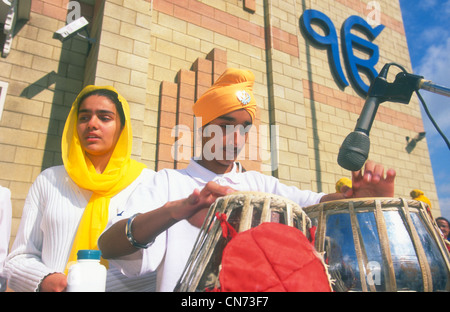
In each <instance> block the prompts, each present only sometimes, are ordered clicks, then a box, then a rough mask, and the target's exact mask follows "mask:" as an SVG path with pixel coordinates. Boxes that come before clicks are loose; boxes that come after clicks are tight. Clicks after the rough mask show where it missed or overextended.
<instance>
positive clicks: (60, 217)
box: [5, 166, 155, 291]
mask: <svg viewBox="0 0 450 312" xmlns="http://www.w3.org/2000/svg"><path fill="white" fill-rule="evenodd" d="M154 174H155V172H154V171H152V170H149V169H144V170H143V171H142V173H141V175H140V176H139V177H138V178H137V179H136V180H135V181H134V182H133V183H132V184H130V185H129V186H128V187H127V188H125V189H124V190H122V191H121V192H120V193H119V194H117V195H115V196H114V197H112V198H111V201H110V206H109V219H110V220H111V219H113V218H115V217H117V214H118V213H120V212H121V211H123V207H122V206H123V205H124V204H125V203H126V201H127V199H128V197H129V196H130V194H131V193H132V192H133V190H134V189H135V188H136V187H137V186H138V185H140V184H141V183H143V182H144V181H145V182H147V183H148V182H149V181H150V180H151V179H153V176H154ZM91 195H92V192H91V191H88V190H85V189H81V188H80V187H78V186H77V185H76V184H75V183H74V182H73V181H72V180H71V179H70V177H69V176H68V174H67V172H66V170H65V168H64V166H56V167H51V168H48V169H46V170H44V171H43V172H42V173H41V174H40V175H39V176H38V177H37V178H36V181H35V182H34V183H33V185H32V186H31V188H30V190H29V193H28V195H27V198H26V200H25V205H24V209H23V213H22V220H21V223H20V227H19V230H18V233H17V236H16V239H15V241H14V244H13V247H12V249H11V252H10V254H9V256H8V260H7V262H6V266H5V271H6V272H7V274H8V277H9V287H10V288H11V289H13V290H15V291H36V290H37V287H38V285H39V283H40V282H41V280H42V279H43V277H45V276H46V275H48V274H50V273H54V272H64V269H65V266H66V264H67V261H68V258H69V254H70V250H71V247H72V242H73V239H74V237H75V234H76V231H77V228H78V224H79V222H80V219H81V216H82V215H83V211H84V208H85V207H86V205H87V203H88V201H89V199H90V197H91ZM154 279H155V274H150V275H146V276H141V277H139V278H132V279H130V278H127V277H126V276H124V275H123V274H121V273H120V271H119V270H118V269H117V268H115V267H113V266H111V265H110V268H109V270H108V277H107V291H145V290H154V289H152V288H151V287H154Z"/></svg>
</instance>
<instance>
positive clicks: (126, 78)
mask: <svg viewBox="0 0 450 312" xmlns="http://www.w3.org/2000/svg"><path fill="white" fill-rule="evenodd" d="M84 2H86V1H84ZM367 2H368V1H358V0H354V1H350V0H329V1H318V0H317V1H312V0H302V1H300V0H287V1H256V2H255V3H254V4H255V6H254V7H252V9H251V10H249V9H246V8H244V6H243V1H240V0H223V1H207V0H201V1H195V0H193V1H174V0H154V1H149V0H106V1H104V6H103V5H101V4H102V1H95V4H96V5H93V6H88V8H87V9H86V7H83V8H84V9H83V10H84V11H83V12H85V11H87V12H90V15H89V18H90V20H92V26H91V27H92V29H91V31H92V33H91V34H92V36H93V37H94V38H95V39H96V40H97V42H96V43H95V44H94V45H93V47H92V50H91V51H90V54H89V55H88V54H87V50H88V45H87V43H86V42H85V41H83V40H80V39H72V40H69V41H67V42H65V43H61V42H59V41H58V40H55V39H52V35H53V32H54V31H55V30H57V29H59V28H60V27H62V26H63V25H64V22H65V14H67V10H66V9H65V8H64V5H65V4H64V3H66V1H50V0H45V1H33V7H32V12H31V18H30V20H29V21H28V22H27V23H26V24H25V25H24V26H23V27H22V28H21V29H20V31H19V32H18V33H17V35H16V36H15V37H14V41H13V46H12V49H11V53H10V55H9V56H8V57H7V58H4V59H2V60H1V61H0V81H5V82H8V83H9V88H8V96H7V99H6V102H5V108H4V111H3V116H2V119H1V120H0V149H1V153H0V183H1V184H2V185H4V186H6V187H9V188H10V189H11V191H12V194H13V195H12V200H13V208H14V213H13V215H14V220H13V238H14V235H15V232H16V231H17V226H18V223H19V221H20V217H21V212H22V207H23V203H24V199H25V196H26V194H27V192H28V188H29V187H30V185H31V183H32V181H34V179H35V177H36V176H37V175H38V174H39V173H40V172H41V171H42V169H44V168H46V167H48V166H52V165H55V164H60V163H61V157H60V135H61V132H62V127H63V125H64V120H65V118H66V115H67V112H68V110H69V107H70V105H71V103H72V101H73V99H74V97H75V96H76V94H77V93H78V92H79V91H80V90H81V88H82V86H83V85H84V84H87V83H94V84H97V85H103V84H110V85H113V86H114V87H116V88H117V89H118V90H119V92H120V93H121V94H122V95H124V97H125V98H127V100H128V101H129V103H130V106H131V114H132V123H133V124H132V126H133V134H134V145H133V146H134V148H133V157H134V158H136V159H138V160H141V161H143V162H144V163H146V164H147V165H148V167H150V168H155V167H156V154H157V146H158V129H157V125H158V122H159V120H158V118H159V117H158V116H159V115H160V114H159V101H160V96H161V83H162V82H171V83H176V82H177V81H176V80H177V76H178V74H179V72H180V70H187V71H189V70H192V66H193V64H195V62H196V60H198V59H205V58H206V56H207V55H208V54H209V53H210V52H211V51H212V50H213V49H220V50H223V51H225V53H226V57H227V65H228V66H229V67H240V68H246V69H251V70H252V71H253V72H254V74H255V77H256V83H255V87H254V93H255V96H256V98H257V102H258V107H259V118H260V122H261V125H269V124H273V125H276V126H277V127H278V136H277V139H276V140H274V141H271V142H266V144H267V146H268V147H272V157H271V159H266V160H265V161H264V163H263V167H262V170H263V172H264V173H266V174H274V175H276V176H277V177H279V178H280V180H282V181H283V182H285V183H287V184H291V185H296V186H298V187H300V188H303V189H312V190H315V191H324V192H332V191H334V184H335V182H336V180H338V179H339V178H340V177H342V176H349V175H350V173H349V172H347V171H346V170H344V169H342V168H341V167H339V165H338V164H337V154H338V150H339V146H340V144H341V143H342V141H343V139H344V138H345V136H346V135H347V134H348V133H350V132H351V131H352V130H353V128H354V126H355V123H356V120H357V118H358V116H359V113H360V111H361V108H362V106H363V104H364V99H363V98H362V97H361V96H360V95H358V94H357V93H356V92H355V91H354V90H353V88H352V87H351V86H349V87H347V88H345V89H343V90H342V89H340V88H339V86H338V85H337V84H336V81H335V80H334V78H333V76H332V75H331V71H330V67H329V64H328V57H327V52H326V51H325V50H322V49H317V48H315V47H314V46H312V45H311V44H310V43H309V42H308V41H307V40H306V39H305V38H304V36H303V34H302V33H301V31H300V28H299V19H300V16H301V14H302V13H303V11H304V10H305V9H309V8H312V9H317V10H320V11H322V12H324V13H326V14H327V15H328V16H329V17H330V19H331V20H332V21H333V23H334V25H335V27H336V29H337V30H338V35H339V36H340V32H339V31H340V28H341V26H342V23H343V22H344V20H345V19H346V18H348V17H349V16H350V15H359V16H361V17H363V18H364V17H365V16H366V15H367V14H368V12H367V10H366V5H367ZM265 3H270V5H268V6H264V4H265ZM378 3H380V5H381V11H382V15H381V22H382V23H383V24H384V25H385V26H386V28H385V29H384V30H383V32H382V33H381V34H380V36H379V37H378V38H377V39H376V40H375V44H377V45H378V46H379V49H380V61H379V63H378V69H380V68H381V66H382V65H383V64H385V63H387V62H391V61H394V62H397V63H400V64H402V65H403V66H405V67H406V68H407V69H411V66H410V60H409V55H408V48H407V43H406V38H405V34H404V30H403V26H402V20H401V12H400V6H399V3H398V1H388V0H380V1H378ZM252 5H253V1H252ZM253 9H254V11H253ZM94 12H95V13H94ZM95 14H98V15H95ZM266 34H267V36H266ZM341 64H342V66H343V57H342V51H341ZM344 72H345V74H346V77H347V78H348V75H347V73H346V71H345V69H344ZM421 129H423V126H422V121H421V114H420V109H419V104H418V101H417V99H416V98H415V96H413V99H412V101H411V103H410V104H409V105H404V104H398V103H384V104H382V106H381V107H380V110H379V112H378V114H377V118H376V120H375V122H374V125H373V128H372V131H371V134H370V138H371V143H372V144H371V152H370V158H371V159H373V160H375V161H378V162H381V163H383V164H384V165H385V166H387V167H394V168H395V169H396V170H397V173H398V175H397V184H396V192H395V193H396V194H395V196H402V197H409V192H410V190H412V189H414V188H419V189H422V190H423V191H424V192H425V193H426V195H427V196H428V197H429V198H430V200H431V201H432V203H433V213H434V214H435V215H439V214H440V212H439V203H438V201H437V194H436V189H435V185H434V179H433V175H432V171H431V164H430V159H429V154H428V150H427V145H426V141H425V140H423V141H421V142H420V143H419V144H418V145H417V147H416V148H415V149H414V151H413V152H412V153H407V152H406V151H405V147H406V140H405V137H406V136H410V137H411V136H414V135H415V134H416V133H417V132H419V131H421ZM275 147H277V148H278V149H275ZM272 171H273V172H272Z"/></svg>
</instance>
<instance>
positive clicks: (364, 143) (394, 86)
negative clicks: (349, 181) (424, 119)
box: [338, 63, 450, 171]
mask: <svg viewBox="0 0 450 312" xmlns="http://www.w3.org/2000/svg"><path fill="white" fill-rule="evenodd" d="M390 66H397V67H399V68H400V69H401V72H399V73H398V74H397V75H396V77H395V80H394V81H393V82H388V81H387V80H386V77H387V74H388V71H389V68H390ZM419 89H424V90H427V91H430V92H434V93H438V94H440V95H444V96H448V97H450V88H447V87H443V86H440V85H437V84H434V83H433V82H431V81H429V80H424V79H423V76H418V75H414V74H410V73H408V72H407V71H406V69H405V68H404V67H402V66H401V65H398V64H396V63H387V64H385V65H384V66H383V68H382V69H381V71H380V73H379V75H378V76H377V77H376V78H375V80H374V81H373V82H372V84H371V86H370V88H369V91H368V94H367V100H366V104H365V105H364V107H363V109H362V111H361V114H360V118H359V119H358V121H357V123H356V127H355V131H354V132H352V133H350V134H349V136H348V137H347V138H346V140H344V142H343V144H342V146H341V149H340V153H339V157H338V163H339V165H341V166H342V167H343V168H345V169H348V170H352V171H353V170H358V168H357V167H359V168H361V167H362V164H363V162H364V158H365V159H367V155H368V152H369V149H370V146H369V145H370V140H369V138H368V135H369V131H370V129H371V127H372V123H373V119H374V118H373V116H375V114H376V112H377V110H378V106H379V104H381V103H382V102H385V101H390V102H398V103H402V104H409V102H410V100H411V96H412V94H413V92H416V94H417V96H418V97H419V99H420V101H421V102H422V105H423V106H424V109H425V112H426V113H427V115H428V117H429V118H430V120H431V122H432V124H433V125H434V127H435V128H436V130H437V131H438V132H439V134H440V135H441V136H442V138H443V139H444V141H445V142H446V144H447V146H448V148H449V149H450V143H449V141H448V139H447V138H446V137H445V135H444V133H443V132H442V131H441V130H440V129H439V127H438V125H437V124H436V122H435V121H434V119H433V117H432V116H431V114H430V112H429V110H428V108H427V106H426V104H425V101H424V100H423V98H422V96H421V95H420V93H419V92H418V90H419ZM370 117H372V118H370ZM362 133H364V134H365V135H359V134H362ZM357 134H358V135H357ZM349 142H352V143H349ZM344 146H345V148H343V147H344ZM348 155H351V156H348ZM348 157H350V158H352V159H351V160H350V161H348ZM361 157H362V158H361ZM360 165H361V167H360Z"/></svg>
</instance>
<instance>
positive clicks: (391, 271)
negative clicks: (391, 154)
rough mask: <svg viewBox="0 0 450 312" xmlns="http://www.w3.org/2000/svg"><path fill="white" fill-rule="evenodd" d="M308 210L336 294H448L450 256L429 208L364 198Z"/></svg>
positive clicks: (307, 208)
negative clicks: (384, 292)
mask: <svg viewBox="0 0 450 312" xmlns="http://www.w3.org/2000/svg"><path fill="white" fill-rule="evenodd" d="M303 210H304V211H305V212H306V214H307V215H308V217H310V218H311V221H312V224H313V225H315V226H317V231H316V237H315V247H316V250H317V251H318V252H325V255H324V260H325V263H327V264H328V272H329V274H330V276H331V279H332V282H333V289H334V290H335V291H448V290H449V284H450V275H449V274H450V273H449V272H450V266H449V254H448V251H447V248H446V246H445V243H444V241H443V239H442V237H441V235H440V233H439V232H438V228H437V226H436V223H435V222H434V220H433V219H432V218H430V216H429V215H428V213H427V209H426V204H425V203H423V202H419V201H415V200H407V199H396V198H374V199H370V198H368V199H364V198H361V199H353V200H340V201H333V202H328V203H321V204H317V205H314V206H309V207H304V208H303Z"/></svg>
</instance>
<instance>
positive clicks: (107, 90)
mask: <svg viewBox="0 0 450 312" xmlns="http://www.w3.org/2000/svg"><path fill="white" fill-rule="evenodd" d="M129 110H130V109H129V106H128V103H127V101H126V100H125V99H124V98H123V97H122V96H121V95H120V94H119V93H118V92H117V91H116V90H115V89H114V88H113V87H109V86H106V87H97V86H86V87H85V88H84V89H83V90H82V91H81V92H80V93H79V95H78V96H77V98H76V99H75V101H74V102H73V105H72V108H71V110H70V113H69V115H68V117H67V120H66V123H65V127H64V131H63V135H62V143H61V152H62V158H63V164H64V165H61V166H54V167H51V168H48V169H46V170H44V171H43V172H42V173H40V174H39V176H38V177H37V178H36V180H35V181H34V183H33V185H32V186H31V188H30V190H29V193H28V195H27V197H26V200H25V205H24V209H23V214H22V219H21V223H20V226H19V229H18V233H17V236H16V239H15V241H14V244H13V247H12V249H11V252H10V254H9V257H8V259H7V262H6V266H5V269H6V271H7V273H8V276H9V278H10V280H9V286H10V288H11V289H12V290H14V291H42V292H47V291H54V292H60V291H65V289H66V286H67V276H66V274H67V272H68V268H69V267H70V265H71V264H73V263H74V262H75V261H76V260H77V259H76V257H77V251H78V250H80V249H98V247H97V239H98V237H99V235H100V234H101V232H102V231H103V230H104V228H105V227H106V224H107V222H108V221H109V220H111V219H112V218H113V217H115V216H116V215H117V214H120V213H121V212H122V210H121V209H122V206H123V203H124V202H126V200H127V198H128V197H129V196H130V195H131V193H132V192H133V190H134V189H135V188H136V186H137V185H139V184H140V183H142V181H145V180H151V179H152V177H153V174H154V171H152V170H149V169H146V167H145V165H144V164H142V163H139V162H137V161H135V160H132V159H131V145H132V132H131V124H130V112H129ZM102 264H104V265H105V266H107V267H109V263H108V262H107V261H106V260H104V259H102ZM149 279H154V277H153V276H145V277H142V278H139V279H128V278H126V277H125V276H124V275H122V274H121V273H120V272H119V270H118V269H116V268H114V267H109V270H108V277H107V285H106V290H107V291H113V290H120V291H127V290H130V291H133V290H134V291H142V290H148V288H147V287H148V285H151V284H152V282H149Z"/></svg>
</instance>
